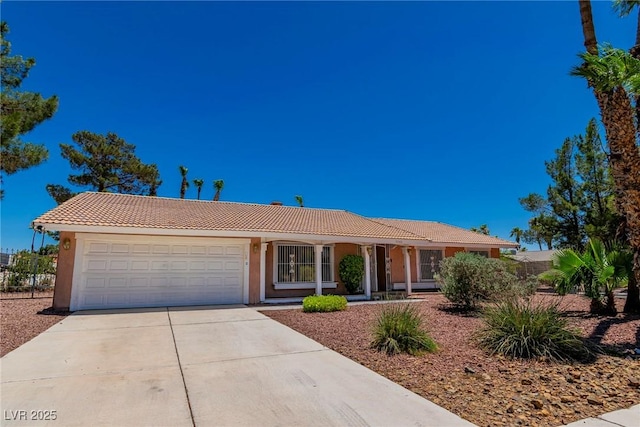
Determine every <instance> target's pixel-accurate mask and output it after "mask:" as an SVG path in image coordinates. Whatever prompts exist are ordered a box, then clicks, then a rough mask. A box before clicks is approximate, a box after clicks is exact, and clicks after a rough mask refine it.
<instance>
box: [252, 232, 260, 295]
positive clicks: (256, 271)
mask: <svg viewBox="0 0 640 427" xmlns="http://www.w3.org/2000/svg"><path fill="white" fill-rule="evenodd" d="M260 244H261V240H260V238H259V237H254V238H252V239H251V245H249V304H257V303H259V302H260V251H261V250H262V248H261V247H260ZM256 249H257V250H256Z"/></svg>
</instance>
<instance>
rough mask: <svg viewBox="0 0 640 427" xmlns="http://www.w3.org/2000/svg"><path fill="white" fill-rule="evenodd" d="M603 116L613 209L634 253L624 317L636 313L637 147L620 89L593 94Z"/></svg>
mask: <svg viewBox="0 0 640 427" xmlns="http://www.w3.org/2000/svg"><path fill="white" fill-rule="evenodd" d="M596 99H597V100H598V104H599V106H600V111H601V112H602V123H603V124H604V128H605V132H606V136H607V143H608V144H609V152H610V153H609V166H610V168H611V174H612V176H613V181H614V188H615V193H616V207H617V209H618V210H619V213H620V214H621V215H623V216H624V217H625V219H626V223H627V229H626V231H627V237H628V240H629V246H630V247H631V251H632V252H633V272H632V274H633V276H634V277H633V278H631V279H632V280H629V281H628V285H627V291H628V294H627V303H626V304H625V310H624V311H625V313H639V312H640V299H639V298H638V295H639V291H638V283H640V149H639V148H638V145H637V144H636V129H635V123H634V114H635V112H634V111H633V109H632V106H631V102H630V100H629V96H628V94H627V93H626V91H625V90H624V89H623V88H622V87H617V88H615V89H614V90H613V91H611V92H609V93H602V92H599V93H598V92H597V93H596Z"/></svg>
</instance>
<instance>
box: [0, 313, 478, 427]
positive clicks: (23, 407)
mask: <svg viewBox="0 0 640 427" xmlns="http://www.w3.org/2000/svg"><path fill="white" fill-rule="evenodd" d="M0 373H1V388H0V391H1V395H0V401H1V404H0V407H1V410H2V425H23V426H26V425H45V424H47V422H46V421H41V419H43V418H48V419H49V420H50V421H49V422H50V423H51V424H55V425H58V426H76V425H77V426H86V425H92V426H97V425H114V426H115V425H117V426H146V425H148V426H160V425H166V426H211V425H220V426H232V425H241V426H258V425H260V426H276V425H277V426H286V425H296V426H301V425H304V426H314V425H317V426H331V425H335V426H343V425H350V426H351V425H353V426H366V425H380V426H409V425H410V426H453V425H472V424H470V423H468V422H466V421H464V420H462V419H461V418H459V417H457V416H456V415H454V414H452V413H450V412H448V411H446V410H445V409H443V408H441V407H439V406H437V405H435V404H433V403H431V402H429V401H427V400H425V399H423V398H422V397H420V396H418V395H416V394H414V393H412V392H410V391H409V390H407V389H404V388H402V387H400V386H399V385H397V384H395V383H393V382H391V381H389V380H387V379H385V378H384V377H382V376H380V375H378V374H376V373H374V372H373V371H370V370H369V369H367V368H364V367H363V366H361V365H359V364H357V363H355V362H353V361H351V360H350V359H348V358H345V357H343V356H341V355H339V354H338V353H336V352H334V351H331V350H329V349H327V348H326V347H323V346H322V345H320V344H318V343H317V342H315V341H313V340H311V339H309V338H307V337H305V336H303V335H301V334H299V333H297V332H295V331H293V330H291V329H289V328H288V327H286V326H284V325H281V324H280V323H278V322H276V321H274V320H271V319H269V318H268V317H266V316H264V315H262V314H260V313H258V312H257V311H255V310H253V309H250V308H247V307H245V306H224V307H185V308H154V309H139V310H108V311H86V312H78V313H75V314H73V315H72V316H69V317H67V318H66V319H64V320H63V321H61V322H60V323H58V324H56V325H54V326H53V327H51V328H50V329H49V330H47V331H46V332H44V333H43V334H41V335H39V336H38V337H36V338H35V339H33V340H32V341H30V342H28V343H26V344H24V345H23V346H21V347H20V348H18V349H16V350H14V351H12V352H11V353H9V354H8V355H6V356H5V357H3V358H2V359H1V360H0ZM53 418H55V420H54V419H53Z"/></svg>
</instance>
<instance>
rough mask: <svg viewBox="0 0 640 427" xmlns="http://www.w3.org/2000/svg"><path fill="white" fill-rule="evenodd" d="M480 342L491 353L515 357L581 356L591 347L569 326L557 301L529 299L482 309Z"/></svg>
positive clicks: (504, 302) (569, 357) (566, 357)
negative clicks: (542, 301)
mask: <svg viewBox="0 0 640 427" xmlns="http://www.w3.org/2000/svg"><path fill="white" fill-rule="evenodd" d="M483 318H484V322H485V326H484V327H483V328H482V329H480V331H479V332H478V336H477V337H478V340H479V342H480V345H481V346H482V347H484V348H485V349H486V350H488V351H489V352H490V353H492V354H495V353H498V354H502V355H505V356H508V357H512V358H524V359H531V358H539V357H544V358H549V359H554V360H571V359H581V358H584V357H586V356H588V355H589V351H588V350H587V348H586V347H585V345H584V343H583V341H582V340H581V339H580V334H579V332H578V331H577V330H575V329H572V328H570V327H569V326H568V321H567V319H565V318H564V317H562V315H561V314H560V312H559V310H558V308H557V305H555V304H551V305H545V304H540V303H538V304H534V303H532V302H531V301H530V300H524V299H520V300H511V301H503V302H500V303H497V304H495V305H494V306H491V307H488V308H486V309H485V311H484V313H483Z"/></svg>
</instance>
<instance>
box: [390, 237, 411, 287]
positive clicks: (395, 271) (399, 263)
mask: <svg viewBox="0 0 640 427" xmlns="http://www.w3.org/2000/svg"><path fill="white" fill-rule="evenodd" d="M416 256H417V254H416V249H415V248H411V253H410V254H409V259H410V262H409V268H410V269H411V282H412V283H415V282H417V281H418V267H417V265H416ZM389 257H390V258H391V283H404V254H403V253H402V247H401V246H394V247H392V248H391V250H390V251H389Z"/></svg>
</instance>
